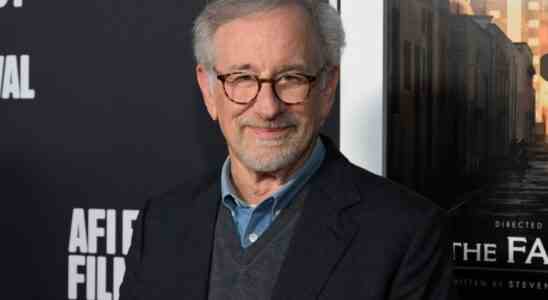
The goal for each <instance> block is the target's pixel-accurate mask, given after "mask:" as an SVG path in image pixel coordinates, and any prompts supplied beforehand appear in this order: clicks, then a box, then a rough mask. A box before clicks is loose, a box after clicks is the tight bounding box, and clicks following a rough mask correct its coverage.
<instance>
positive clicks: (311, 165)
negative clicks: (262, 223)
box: [221, 137, 325, 210]
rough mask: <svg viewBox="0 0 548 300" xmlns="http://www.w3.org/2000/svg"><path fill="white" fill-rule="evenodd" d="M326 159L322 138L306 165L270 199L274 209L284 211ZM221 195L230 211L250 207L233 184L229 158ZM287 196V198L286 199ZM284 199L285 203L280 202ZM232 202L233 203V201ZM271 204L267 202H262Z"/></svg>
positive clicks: (225, 165)
mask: <svg viewBox="0 0 548 300" xmlns="http://www.w3.org/2000/svg"><path fill="white" fill-rule="evenodd" d="M324 158H325V146H324V144H323V142H322V141H321V138H320V137H318V138H317V139H316V144H315V145H314V149H313V150H312V153H311V154H310V156H309V157H308V159H307V160H306V162H305V163H304V165H303V166H302V167H301V168H300V169H299V170H297V172H295V173H294V174H293V175H291V176H290V177H289V180H288V181H287V182H286V183H285V184H284V185H282V186H281V187H280V188H279V189H278V190H276V191H275V192H274V193H272V195H271V196H270V197H269V198H273V199H274V209H275V210H278V209H282V208H284V207H286V206H287V204H288V203H289V200H291V198H293V197H292V196H293V195H289V194H292V193H293V192H297V191H298V190H299V187H300V185H302V184H304V183H305V182H306V180H307V179H308V178H309V177H310V176H312V174H314V173H315V172H316V170H317V169H318V168H319V167H320V165H321V163H322V161H323V160H324ZM221 194H222V200H223V204H224V205H225V206H227V207H228V208H229V209H235V208H236V206H239V207H249V205H248V204H247V203H246V202H245V201H244V200H242V199H240V198H239V197H238V196H237V193H236V189H235V188H234V185H233V184H232V179H231V175H230V158H229V157H227V158H226V160H225V162H224V164H223V167H222V169H221ZM286 196H287V197H286ZM280 199H283V200H285V201H280ZM231 200H232V201H231ZM264 202H269V201H267V200H265V201H263V202H261V204H262V203H264Z"/></svg>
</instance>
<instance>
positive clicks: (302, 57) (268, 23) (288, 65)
mask: <svg viewBox="0 0 548 300" xmlns="http://www.w3.org/2000/svg"><path fill="white" fill-rule="evenodd" d="M304 14H305V12H304V11H302V10H301V9H295V8H294V7H280V8H279V9H273V10H269V11H266V12H262V13H257V14H252V15H247V16H244V17H241V18H238V19H235V20H232V21H230V22H228V23H225V24H223V25H222V26H220V27H219V28H218V30H217V31H216V33H215V35H214V43H213V44H214V47H215V54H216V55H215V56H216V63H217V65H223V67H224V68H229V69H231V70H251V71H264V70H265V69H269V71H272V72H281V71H285V70H299V71H307V70H308V69H310V67H311V66H310V65H311V64H312V63H314V58H315V56H316V54H317V51H315V48H316V47H315V46H316V43H315V37H314V35H313V34H312V32H313V30H312V29H311V26H310V24H308V22H306V21H305V22H303V15H304Z"/></svg>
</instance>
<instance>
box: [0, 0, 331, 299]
mask: <svg viewBox="0 0 548 300" xmlns="http://www.w3.org/2000/svg"><path fill="white" fill-rule="evenodd" d="M205 2H206V1H194V0H193V1H180V0H163V1H144V0H143V1H134V0H132V1H130V0H116V1H103V0H94V1H59V0H41V1H30V0H0V200H1V202H0V203H1V205H0V220H1V221H0V224H1V226H0V227H1V228H2V229H1V232H2V238H1V242H0V245H1V246H0V249H1V250H0V251H1V257H2V261H3V262H4V263H3V264H2V267H1V271H0V274H2V292H1V296H0V298H2V299H88V300H94V299H101V300H111V299H112V300H116V299H118V287H119V285H120V283H121V280H122V278H123V274H124V271H125V262H124V257H125V255H126V254H127V251H128V247H129V245H130V241H131V235H132V225H133V222H134V220H135V219H136V217H137V215H138V213H139V208H140V207H141V206H142V204H143V203H144V201H145V199H146V198H147V197H149V196H151V195H154V194H158V193H161V192H163V191H165V190H166V189H168V188H169V187H171V186H173V185H175V184H177V183H180V182H181V181H183V180H184V178H188V177H190V176H198V174H200V173H203V172H205V171H206V170H210V169H211V168H214V167H218V166H220V164H221V162H222V160H223V159H224V157H225V155H226V150H225V146H224V142H223V139H222V136H221V134H220V131H219V130H218V128H217V125H216V124H215V123H214V122H212V121H211V120H210V119H209V116H208V114H207V112H206V110H205V108H204V106H203V104H202V100H201V97H200V94H199V91H198V88H197V85H196V83H195V79H194V60H193V55H192V51H191V48H192V47H191V27H192V22H193V19H194V17H195V16H196V15H197V13H198V12H199V11H200V9H201V8H202V7H203V6H204V5H205ZM337 111H338V109H335V116H336V114H337ZM337 119H338V118H336V117H335V118H332V119H331V120H330V121H329V122H328V126H327V129H326V132H327V133H328V134H329V135H330V136H331V137H332V138H334V139H335V140H337V139H338V125H337V124H338V121H337ZM184 200H185V199H181V201H184Z"/></svg>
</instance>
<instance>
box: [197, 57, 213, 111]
mask: <svg viewBox="0 0 548 300" xmlns="http://www.w3.org/2000/svg"><path fill="white" fill-rule="evenodd" d="M196 79H197V80H198V85H199V86H200V91H201V92H202V98H203V99H204V104H205V106H206V108H207V111H208V112H209V115H210V116H211V118H212V119H213V120H217V118H218V116H217V103H216V102H215V97H213V88H212V87H213V82H210V80H211V76H210V75H209V73H208V70H207V68H206V67H205V66H204V65H202V64H198V65H197V66H196Z"/></svg>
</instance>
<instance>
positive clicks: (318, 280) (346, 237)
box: [272, 139, 360, 300]
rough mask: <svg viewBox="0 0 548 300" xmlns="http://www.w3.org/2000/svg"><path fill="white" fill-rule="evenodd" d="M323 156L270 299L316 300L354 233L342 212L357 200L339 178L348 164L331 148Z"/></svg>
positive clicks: (354, 230)
mask: <svg viewBox="0 0 548 300" xmlns="http://www.w3.org/2000/svg"><path fill="white" fill-rule="evenodd" d="M324 140H325V139H324ZM328 146H329V145H328ZM327 153H328V156H327V157H326V160H325V161H324V164H323V166H322V167H320V169H319V170H318V173H317V174H316V175H314V176H313V177H312V178H311V181H310V185H311V186H310V193H309V194H308V196H307V198H306V199H305V202H304V210H303V214H302V215H301V220H300V221H299V224H298V225H297V227H296V229H295V233H294V235H293V238H292V242H291V245H290V247H289V249H288V251H287V254H286V258H285V261H284V263H283V265H282V269H281V270H280V273H279V275H278V282H277V284H276V286H275V288H274V291H273V298H272V299H274V300H287V299H299V300H304V299H316V298H317V297H318V296H319V294H320V293H321V291H322V289H323V287H324V285H325V283H326V282H327V280H328V279H329V276H330V274H331V273H332V271H333V270H334V269H335V267H336V266H337V263H338V262H339V260H340V259H341V258H342V257H343V255H344V254H345V252H346V250H347V249H348V246H349V245H350V244H351V242H352V240H353V238H354V236H355V235H356V233H357V231H358V226H357V225H356V224H355V223H354V222H353V221H352V219H351V218H349V217H345V214H344V211H343V209H344V208H347V207H349V206H351V205H354V204H356V203H357V202H359V201H360V198H359V194H358V193H357V192H356V191H355V190H354V187H353V185H352V184H351V183H350V182H345V179H344V178H343V177H344V170H343V169H344V168H345V164H348V162H346V159H345V158H344V157H342V155H341V154H340V153H339V152H338V150H336V149H334V147H332V146H329V147H328V152H327Z"/></svg>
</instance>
